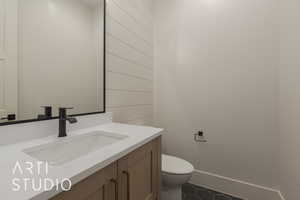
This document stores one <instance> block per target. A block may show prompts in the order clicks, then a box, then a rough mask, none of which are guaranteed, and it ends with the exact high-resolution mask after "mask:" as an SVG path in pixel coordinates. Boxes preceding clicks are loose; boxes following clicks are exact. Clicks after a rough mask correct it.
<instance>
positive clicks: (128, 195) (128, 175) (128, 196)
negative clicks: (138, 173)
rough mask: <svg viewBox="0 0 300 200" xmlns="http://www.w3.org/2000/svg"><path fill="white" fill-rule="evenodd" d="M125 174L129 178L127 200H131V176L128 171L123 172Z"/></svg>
mask: <svg viewBox="0 0 300 200" xmlns="http://www.w3.org/2000/svg"><path fill="white" fill-rule="evenodd" d="M123 174H125V175H126V178H127V200H130V174H129V172H127V171H123Z"/></svg>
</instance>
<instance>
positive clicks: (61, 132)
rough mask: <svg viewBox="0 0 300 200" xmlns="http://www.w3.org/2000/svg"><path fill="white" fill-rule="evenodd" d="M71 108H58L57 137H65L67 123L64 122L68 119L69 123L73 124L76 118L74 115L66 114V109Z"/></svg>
mask: <svg viewBox="0 0 300 200" xmlns="http://www.w3.org/2000/svg"><path fill="white" fill-rule="evenodd" d="M69 109H73V108H59V133H58V137H66V136H67V128H66V127H67V125H66V122H67V121H68V122H69V123H70V124H75V123H76V122H77V119H76V118H74V117H68V116H67V110H69Z"/></svg>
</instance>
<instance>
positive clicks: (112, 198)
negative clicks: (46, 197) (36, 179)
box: [51, 163, 117, 200]
mask: <svg viewBox="0 0 300 200" xmlns="http://www.w3.org/2000/svg"><path fill="white" fill-rule="evenodd" d="M116 177H117V165H116V163H114V164H112V165H110V166H108V167H106V168H104V169H102V170H100V171H98V172H96V173H95V174H93V175H91V176H90V177H88V178H86V179H84V180H83V181H81V182H79V183H77V184H76V185H74V186H73V187H72V189H71V190H70V191H68V192H63V193H61V194H59V195H57V196H56V197H54V198H52V199H51V200H117V199H116V197H117V196H116V193H117V182H116Z"/></svg>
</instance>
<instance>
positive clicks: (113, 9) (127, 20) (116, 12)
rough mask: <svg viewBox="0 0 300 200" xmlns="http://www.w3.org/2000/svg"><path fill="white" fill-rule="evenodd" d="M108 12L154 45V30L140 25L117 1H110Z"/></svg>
mask: <svg viewBox="0 0 300 200" xmlns="http://www.w3.org/2000/svg"><path fill="white" fill-rule="evenodd" d="M107 14H108V15H109V16H110V17H111V18H113V19H114V20H116V21H118V22H119V23H120V24H122V25H123V26H124V27H126V28H127V29H128V30H129V31H131V32H133V33H135V34H136V36H137V37H140V38H142V39H143V40H145V41H146V42H147V43H148V45H150V46H153V32H150V31H147V30H145V29H144V28H143V27H141V26H139V24H138V23H137V22H136V21H135V20H134V19H133V18H132V17H130V16H128V15H127V13H126V12H124V11H123V10H121V9H120V7H118V6H117V5H116V4H115V3H113V2H109V3H108V5H107Z"/></svg>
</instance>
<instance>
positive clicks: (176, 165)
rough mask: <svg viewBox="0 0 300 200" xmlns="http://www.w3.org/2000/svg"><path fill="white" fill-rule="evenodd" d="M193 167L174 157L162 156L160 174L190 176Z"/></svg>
mask: <svg viewBox="0 0 300 200" xmlns="http://www.w3.org/2000/svg"><path fill="white" fill-rule="evenodd" d="M193 171H194V167H193V165H192V164H191V163H189V162H187V161H185V160H183V159H181V158H177V157H174V156H169V155H164V154H163V155H162V172H163V173H168V174H176V175H185V174H191V173H192V172H193Z"/></svg>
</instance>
